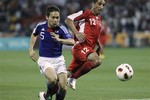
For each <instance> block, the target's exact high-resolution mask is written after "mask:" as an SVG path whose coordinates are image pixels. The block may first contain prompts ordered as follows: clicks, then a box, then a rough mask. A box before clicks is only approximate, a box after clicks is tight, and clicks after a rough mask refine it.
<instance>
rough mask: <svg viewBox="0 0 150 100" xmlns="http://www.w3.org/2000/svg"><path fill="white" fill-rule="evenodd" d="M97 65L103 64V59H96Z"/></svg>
mask: <svg viewBox="0 0 150 100" xmlns="http://www.w3.org/2000/svg"><path fill="white" fill-rule="evenodd" d="M95 65H96V66H97V67H98V66H99V65H101V60H100V59H95Z"/></svg>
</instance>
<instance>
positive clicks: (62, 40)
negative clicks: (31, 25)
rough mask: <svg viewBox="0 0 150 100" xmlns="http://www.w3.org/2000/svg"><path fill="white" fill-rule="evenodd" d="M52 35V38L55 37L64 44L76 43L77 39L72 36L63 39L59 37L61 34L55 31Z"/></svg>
mask: <svg viewBox="0 0 150 100" xmlns="http://www.w3.org/2000/svg"><path fill="white" fill-rule="evenodd" d="M51 36H52V38H54V39H55V40H56V41H58V42H60V43H62V44H65V45H71V46H72V45H74V43H75V41H74V39H72V38H68V39H61V38H59V35H58V34H56V33H54V32H51Z"/></svg>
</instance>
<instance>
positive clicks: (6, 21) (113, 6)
mask: <svg viewBox="0 0 150 100" xmlns="http://www.w3.org/2000/svg"><path fill="white" fill-rule="evenodd" d="M106 2H107V3H106V6H105V8H104V10H103V12H102V14H101V15H102V16H103V20H104V22H105V23H107V26H108V27H110V30H111V33H112V34H114V36H115V34H116V33H118V32H127V33H129V34H132V33H134V32H139V31H140V32H141V31H142V32H143V31H150V0H106ZM51 4H54V5H57V6H58V7H59V8H60V9H61V23H64V19H65V18H66V16H67V15H69V14H71V13H74V12H77V11H79V10H81V9H82V10H85V9H87V8H88V7H89V6H90V5H89V3H88V1H87V0H0V37H4V36H30V34H31V32H32V30H33V27H35V25H36V24H37V23H38V22H39V21H42V20H45V11H46V8H47V6H49V5H51Z"/></svg>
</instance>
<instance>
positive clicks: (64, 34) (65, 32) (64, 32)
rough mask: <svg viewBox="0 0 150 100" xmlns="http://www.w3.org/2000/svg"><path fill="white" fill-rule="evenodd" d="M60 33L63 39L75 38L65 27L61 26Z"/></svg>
mask: <svg viewBox="0 0 150 100" xmlns="http://www.w3.org/2000/svg"><path fill="white" fill-rule="evenodd" d="M60 33H61V36H60V38H63V39H68V38H73V37H72V35H71V34H70V33H69V31H68V29H67V28H66V27H65V26H63V25H61V26H60Z"/></svg>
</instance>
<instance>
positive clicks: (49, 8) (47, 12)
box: [46, 5, 60, 16]
mask: <svg viewBox="0 0 150 100" xmlns="http://www.w3.org/2000/svg"><path fill="white" fill-rule="evenodd" d="M54 11H58V12H59V13H60V9H59V8H58V7H57V6H54V5H53V6H49V7H48V8H47V10H46V16H49V15H50V13H51V12H54Z"/></svg>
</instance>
